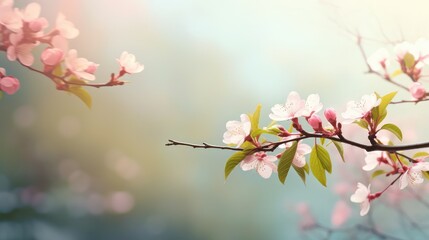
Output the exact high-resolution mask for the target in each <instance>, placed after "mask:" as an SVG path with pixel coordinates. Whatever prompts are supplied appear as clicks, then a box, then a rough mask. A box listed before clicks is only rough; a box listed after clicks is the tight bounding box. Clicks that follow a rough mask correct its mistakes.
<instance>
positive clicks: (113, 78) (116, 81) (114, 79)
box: [19, 62, 125, 90]
mask: <svg viewBox="0 0 429 240" xmlns="http://www.w3.org/2000/svg"><path fill="white" fill-rule="evenodd" d="M19 63H20V64H21V66H23V67H25V68H27V69H29V70H31V71H33V72H37V73H39V74H41V75H43V76H45V77H47V78H49V79H51V81H52V82H53V83H55V84H56V85H57V88H58V89H59V90H64V89H67V86H64V84H65V85H77V86H85V87H94V88H101V87H113V86H119V85H124V84H125V82H123V81H120V80H119V78H120V77H121V76H123V75H124V74H125V72H123V71H122V72H120V73H119V74H118V76H115V74H113V73H112V74H111V76H110V80H109V81H108V82H106V83H88V82H71V81H68V80H66V79H65V78H64V77H58V76H55V75H53V74H52V73H49V72H44V71H41V70H38V69H36V68H33V67H31V66H26V65H24V64H22V63H21V62H19ZM56 80H59V81H60V82H61V83H62V84H61V83H59V82H58V81H56Z"/></svg>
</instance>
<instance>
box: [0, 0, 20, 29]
mask: <svg viewBox="0 0 429 240" xmlns="http://www.w3.org/2000/svg"><path fill="white" fill-rule="evenodd" d="M12 6H13V1H7V0H6V1H1V2H0V13H1V14H0V25H3V26H5V27H6V28H7V29H9V30H10V31H12V32H19V31H20V30H21V28H22V20H21V18H20V16H19V15H18V14H17V13H16V12H15V11H14V10H13V8H12Z"/></svg>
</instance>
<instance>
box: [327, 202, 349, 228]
mask: <svg viewBox="0 0 429 240" xmlns="http://www.w3.org/2000/svg"><path fill="white" fill-rule="evenodd" d="M351 213H352V210H351V208H350V206H349V205H348V204H347V203H346V202H344V201H342V200H340V201H338V202H337V203H336V204H335V206H334V210H333V211H332V216H331V222H332V226H334V227H340V226H341V225H343V224H344V223H345V222H346V221H347V220H348V219H349V218H350V215H351Z"/></svg>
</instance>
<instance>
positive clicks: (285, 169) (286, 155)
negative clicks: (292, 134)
mask: <svg viewBox="0 0 429 240" xmlns="http://www.w3.org/2000/svg"><path fill="white" fill-rule="evenodd" d="M297 146H298V142H296V141H295V142H293V144H292V146H291V147H290V148H288V149H286V150H285V151H284V152H283V154H282V156H281V157H280V160H279V165H278V167H277V171H278V177H279V180H280V182H281V183H283V184H284V183H285V181H286V177H287V175H288V173H289V169H290V166H291V165H292V161H293V158H294V157H295V153H296V149H297ZM298 174H299V173H298Z"/></svg>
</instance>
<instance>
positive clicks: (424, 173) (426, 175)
mask: <svg viewBox="0 0 429 240" xmlns="http://www.w3.org/2000/svg"><path fill="white" fill-rule="evenodd" d="M422 173H423V177H425V178H426V179H427V180H429V172H428V171H422Z"/></svg>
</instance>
